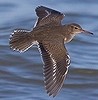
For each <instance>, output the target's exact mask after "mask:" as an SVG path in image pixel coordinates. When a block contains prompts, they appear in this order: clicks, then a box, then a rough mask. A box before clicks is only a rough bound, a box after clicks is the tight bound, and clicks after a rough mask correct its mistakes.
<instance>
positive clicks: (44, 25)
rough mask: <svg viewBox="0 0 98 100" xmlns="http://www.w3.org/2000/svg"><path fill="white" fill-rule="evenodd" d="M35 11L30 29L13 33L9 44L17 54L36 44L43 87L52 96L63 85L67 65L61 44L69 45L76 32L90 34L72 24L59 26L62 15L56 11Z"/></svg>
mask: <svg viewBox="0 0 98 100" xmlns="http://www.w3.org/2000/svg"><path fill="white" fill-rule="evenodd" d="M35 11H36V14H37V16H38V19H37V22H36V24H35V25H34V28H33V30H32V31H27V30H19V29H17V30H15V31H14V32H13V34H11V37H10V42H9V44H10V47H11V48H12V49H13V50H16V51H19V52H24V51H26V50H28V49H29V48H30V47H31V46H33V45H34V44H37V45H38V48H39V51H40V53H41V56H42V58H43V64H44V77H45V79H44V82H45V88H46V91H47V93H48V94H49V96H51V95H52V96H53V97H55V96H56V95H57V93H58V92H59V90H60V89H61V87H62V85H63V83H64V79H65V78H66V74H67V72H68V67H69V65H70V57H69V54H68V52H67V50H66V48H65V46H64V43H67V42H70V41H71V40H72V38H73V37H74V36H75V35H76V34H77V33H81V32H86V33H90V32H88V31H85V30H83V29H82V28H81V26H80V25H78V24H76V23H71V24H67V25H62V24H61V20H62V19H63V18H64V14H62V13H61V12H58V11H56V10H53V9H50V8H47V7H44V6H39V7H37V8H36V9H35ZM91 34H92V33H91Z"/></svg>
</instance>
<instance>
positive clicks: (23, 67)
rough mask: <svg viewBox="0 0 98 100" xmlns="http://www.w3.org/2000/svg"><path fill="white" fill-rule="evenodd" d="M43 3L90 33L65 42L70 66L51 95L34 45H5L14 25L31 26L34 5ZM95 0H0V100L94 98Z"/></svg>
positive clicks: (97, 72)
mask: <svg viewBox="0 0 98 100" xmlns="http://www.w3.org/2000/svg"><path fill="white" fill-rule="evenodd" d="M38 5H44V6H47V7H50V8H54V9H57V10H58V11H61V12H63V13H64V14H65V18H64V20H63V22H62V23H63V24H64V23H71V22H75V23H78V24H80V25H81V26H82V27H83V28H84V29H86V30H89V31H91V32H93V33H94V35H93V36H92V35H87V34H79V35H77V36H76V37H75V38H74V39H73V41H71V42H70V43H68V44H66V47H67V49H68V51H69V54H70V56H71V66H70V68H69V72H68V75H67V78H66V80H65V82H64V86H63V88H62V89H61V91H60V92H59V94H58V95H57V96H56V97H55V98H52V97H49V96H48V95H47V94H46V91H45V88H44V78H43V64H42V61H41V58H40V54H39V52H38V50H37V48H36V47H34V48H30V49H29V50H28V51H27V52H25V53H18V52H15V51H12V50H11V49H10V48H9V36H10V34H11V32H12V31H13V30H14V29H16V28H23V29H28V30H31V29H32V28H33V26H34V23H35V20H36V14H35V11H34V9H35V8H36V7H37V6H38ZM97 20H98V0H17V1H16V0H0V100H98V21H97Z"/></svg>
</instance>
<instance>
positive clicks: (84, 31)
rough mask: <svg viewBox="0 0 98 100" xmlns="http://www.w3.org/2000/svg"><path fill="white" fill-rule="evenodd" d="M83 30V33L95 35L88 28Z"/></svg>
mask: <svg viewBox="0 0 98 100" xmlns="http://www.w3.org/2000/svg"><path fill="white" fill-rule="evenodd" d="M82 32H83V33H87V34H92V35H93V33H92V32H89V31H86V30H83V29H82Z"/></svg>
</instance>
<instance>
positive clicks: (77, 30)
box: [68, 23, 93, 35]
mask: <svg viewBox="0 0 98 100" xmlns="http://www.w3.org/2000/svg"><path fill="white" fill-rule="evenodd" d="M68 27H69V28H68V29H69V30H68V31H70V33H71V34H78V33H88V34H92V35H93V33H92V32H89V31H86V30H84V29H82V27H81V26H80V25H78V24H76V23H71V24H68Z"/></svg>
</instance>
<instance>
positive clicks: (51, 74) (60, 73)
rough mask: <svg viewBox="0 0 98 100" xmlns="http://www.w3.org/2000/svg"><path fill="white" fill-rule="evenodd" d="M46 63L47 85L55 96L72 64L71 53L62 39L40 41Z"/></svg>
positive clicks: (45, 75) (47, 89)
mask: <svg viewBox="0 0 98 100" xmlns="http://www.w3.org/2000/svg"><path fill="white" fill-rule="evenodd" d="M39 49H40V52H41V55H42V58H43V63H44V77H45V87H46V91H47V93H48V94H49V96H51V95H52V96H53V97H55V96H56V95H57V93H58V92H59V90H60V89H61V87H62V85H63V83H64V79H65V77H66V74H67V71H68V67H69V65H70V57H69V54H68V52H67V50H66V48H65V47H64V43H63V42H62V41H60V40H59V41H58V42H57V41H56V42H55V41H53V42H52V43H51V42H49V41H47V42H45V43H39Z"/></svg>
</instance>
